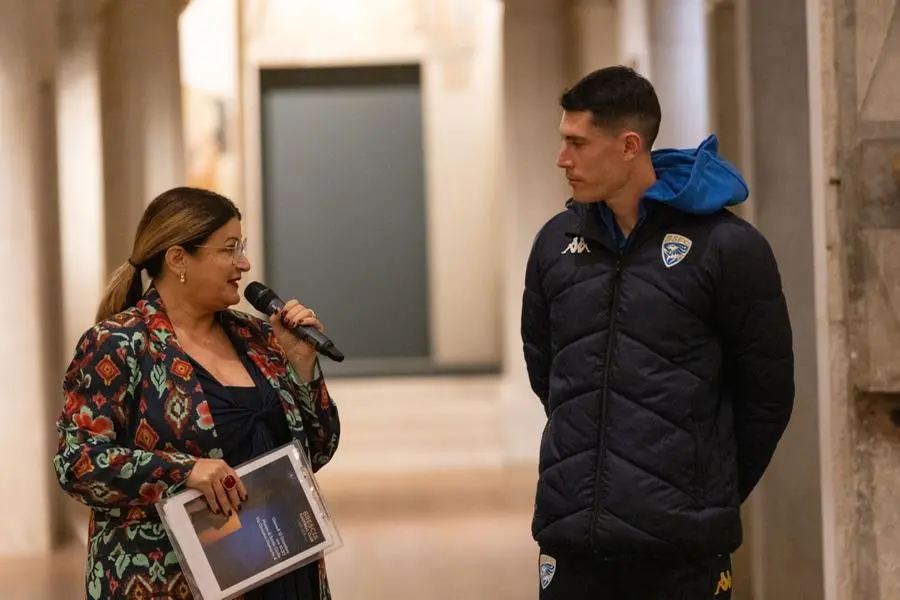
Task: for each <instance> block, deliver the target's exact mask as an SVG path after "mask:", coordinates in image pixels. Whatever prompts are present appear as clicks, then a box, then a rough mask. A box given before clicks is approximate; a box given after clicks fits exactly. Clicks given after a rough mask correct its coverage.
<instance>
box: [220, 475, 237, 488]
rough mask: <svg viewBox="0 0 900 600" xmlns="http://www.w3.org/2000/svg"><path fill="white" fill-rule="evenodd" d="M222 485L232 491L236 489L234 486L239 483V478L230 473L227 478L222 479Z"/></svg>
mask: <svg viewBox="0 0 900 600" xmlns="http://www.w3.org/2000/svg"><path fill="white" fill-rule="evenodd" d="M222 485H223V486H224V487H225V489H226V490H228V491H231V490H233V489H234V486H236V485H237V479H235V478H234V475H229V476H228V477H226V478H225V479H223V480H222Z"/></svg>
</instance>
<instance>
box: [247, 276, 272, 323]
mask: <svg viewBox="0 0 900 600" xmlns="http://www.w3.org/2000/svg"><path fill="white" fill-rule="evenodd" d="M244 298H246V299H247V302H249V303H250V304H251V305H252V306H253V308H255V309H256V310H258V311H259V312H261V313H263V314H267V315H270V314H272V313H273V312H275V311H276V310H277V309H278V306H277V304H279V303H280V299H279V298H278V294H276V293H275V292H273V291H272V290H271V289H269V288H268V287H266V286H265V285H263V284H261V283H260V282H258V281H251V282H250V283H249V284H247V287H246V288H245V289H244Z"/></svg>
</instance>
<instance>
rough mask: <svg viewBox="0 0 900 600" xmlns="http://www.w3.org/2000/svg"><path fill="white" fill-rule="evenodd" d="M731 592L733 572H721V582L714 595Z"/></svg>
mask: <svg viewBox="0 0 900 600" xmlns="http://www.w3.org/2000/svg"><path fill="white" fill-rule="evenodd" d="M729 590H731V571H720V572H719V582H718V583H717V584H716V593H715V594H713V595H714V596H718V595H719V594H721V593H722V592H727V591H729Z"/></svg>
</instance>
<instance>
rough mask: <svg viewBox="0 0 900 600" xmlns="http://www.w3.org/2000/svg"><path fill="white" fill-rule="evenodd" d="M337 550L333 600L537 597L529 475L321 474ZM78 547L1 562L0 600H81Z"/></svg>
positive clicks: (332, 561)
mask: <svg viewBox="0 0 900 600" xmlns="http://www.w3.org/2000/svg"><path fill="white" fill-rule="evenodd" d="M320 481H321V483H322V486H323V488H324V490H325V494H326V497H327V501H328V503H329V505H330V507H331V512H332V514H333V516H334V517H335V519H336V520H337V522H338V523H339V527H340V531H341V535H342V538H343V541H344V546H343V548H341V549H340V550H338V551H337V552H335V553H333V554H332V555H330V556H329V557H328V559H327V564H328V571H329V575H330V578H331V581H332V591H333V595H334V598H335V600H381V599H385V600H387V599H391V600H394V599H397V598H403V599H407V598H408V599H411V600H412V599H415V600H451V599H452V600H457V599H459V598H465V599H466V600H525V599H528V598H536V597H537V593H536V590H537V569H536V563H537V558H536V551H535V548H534V545H533V543H532V541H531V537H530V535H529V523H530V508H531V502H532V498H533V482H532V481H531V474H530V473H527V472H526V473H500V472H484V473H455V474H441V475H432V476H430V477H422V476H408V477H390V478H384V477H379V478H369V479H360V478H354V479H353V480H352V481H350V480H345V481H337V480H329V479H328V478H327V476H323V477H322V478H321V480H320ZM83 565H84V550H83V548H82V547H80V545H79V544H70V545H68V546H67V547H65V548H63V549H61V550H60V551H59V552H57V553H55V554H54V555H53V556H47V557H42V558H38V559H29V560H23V559H16V560H12V559H4V560H0V590H2V592H0V599H2V600H83V599H84V591H83V584H82V577H83Z"/></svg>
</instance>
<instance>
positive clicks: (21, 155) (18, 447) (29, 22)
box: [0, 0, 59, 556]
mask: <svg viewBox="0 0 900 600" xmlns="http://www.w3.org/2000/svg"><path fill="white" fill-rule="evenodd" d="M55 6H56V2H55V1H54V0H4V1H3V2H2V6H0V14H2V15H3V16H2V18H0V132H2V133H0V255H2V256H3V257H4V259H5V260H4V274H3V278H4V284H3V285H2V286H0V314H2V315H4V326H3V335H2V336H0V398H2V404H3V418H2V419H0V456H3V457H4V461H3V468H2V469H0V495H2V497H3V510H2V511H0V555H7V556H14V555H29V554H39V553H44V552H47V551H48V550H49V549H50V548H51V545H52V541H53V537H54V536H53V526H52V520H51V504H52V500H51V495H50V481H51V465H50V448H51V445H52V444H51V440H50V436H49V432H50V430H51V425H50V423H51V421H50V419H49V414H50V412H51V410H50V406H51V404H53V405H54V406H59V403H58V402H53V403H51V402H50V400H49V399H50V398H51V397H54V398H57V397H58V394H57V395H56V396H54V395H53V393H52V388H51V385H52V381H53V380H54V379H55V378H54V377H53V376H54V375H56V374H58V369H57V367H58V364H57V361H56V358H55V357H54V356H53V351H54V348H55V347H56V345H55V344H54V343H53V335H54V333H55V331H54V328H55V327H57V326H58V319H57V318H56V317H55V312H56V311H55V309H53V308H51V307H52V305H53V304H54V303H55V301H56V299H57V297H58V293H59V289H58V286H57V285H55V282H54V277H55V276H58V264H59V257H58V247H57V245H56V243H55V227H56V225H57V215H56V212H55V201H56V197H55V194H56V157H55V153H54V148H53V146H54V141H53V140H54V135H55V128H54V126H53V122H54V119H53V60H54V58H55V57H54V49H55V37H56V31H55V18H56V10H55ZM56 381H57V383H58V379H56Z"/></svg>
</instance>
